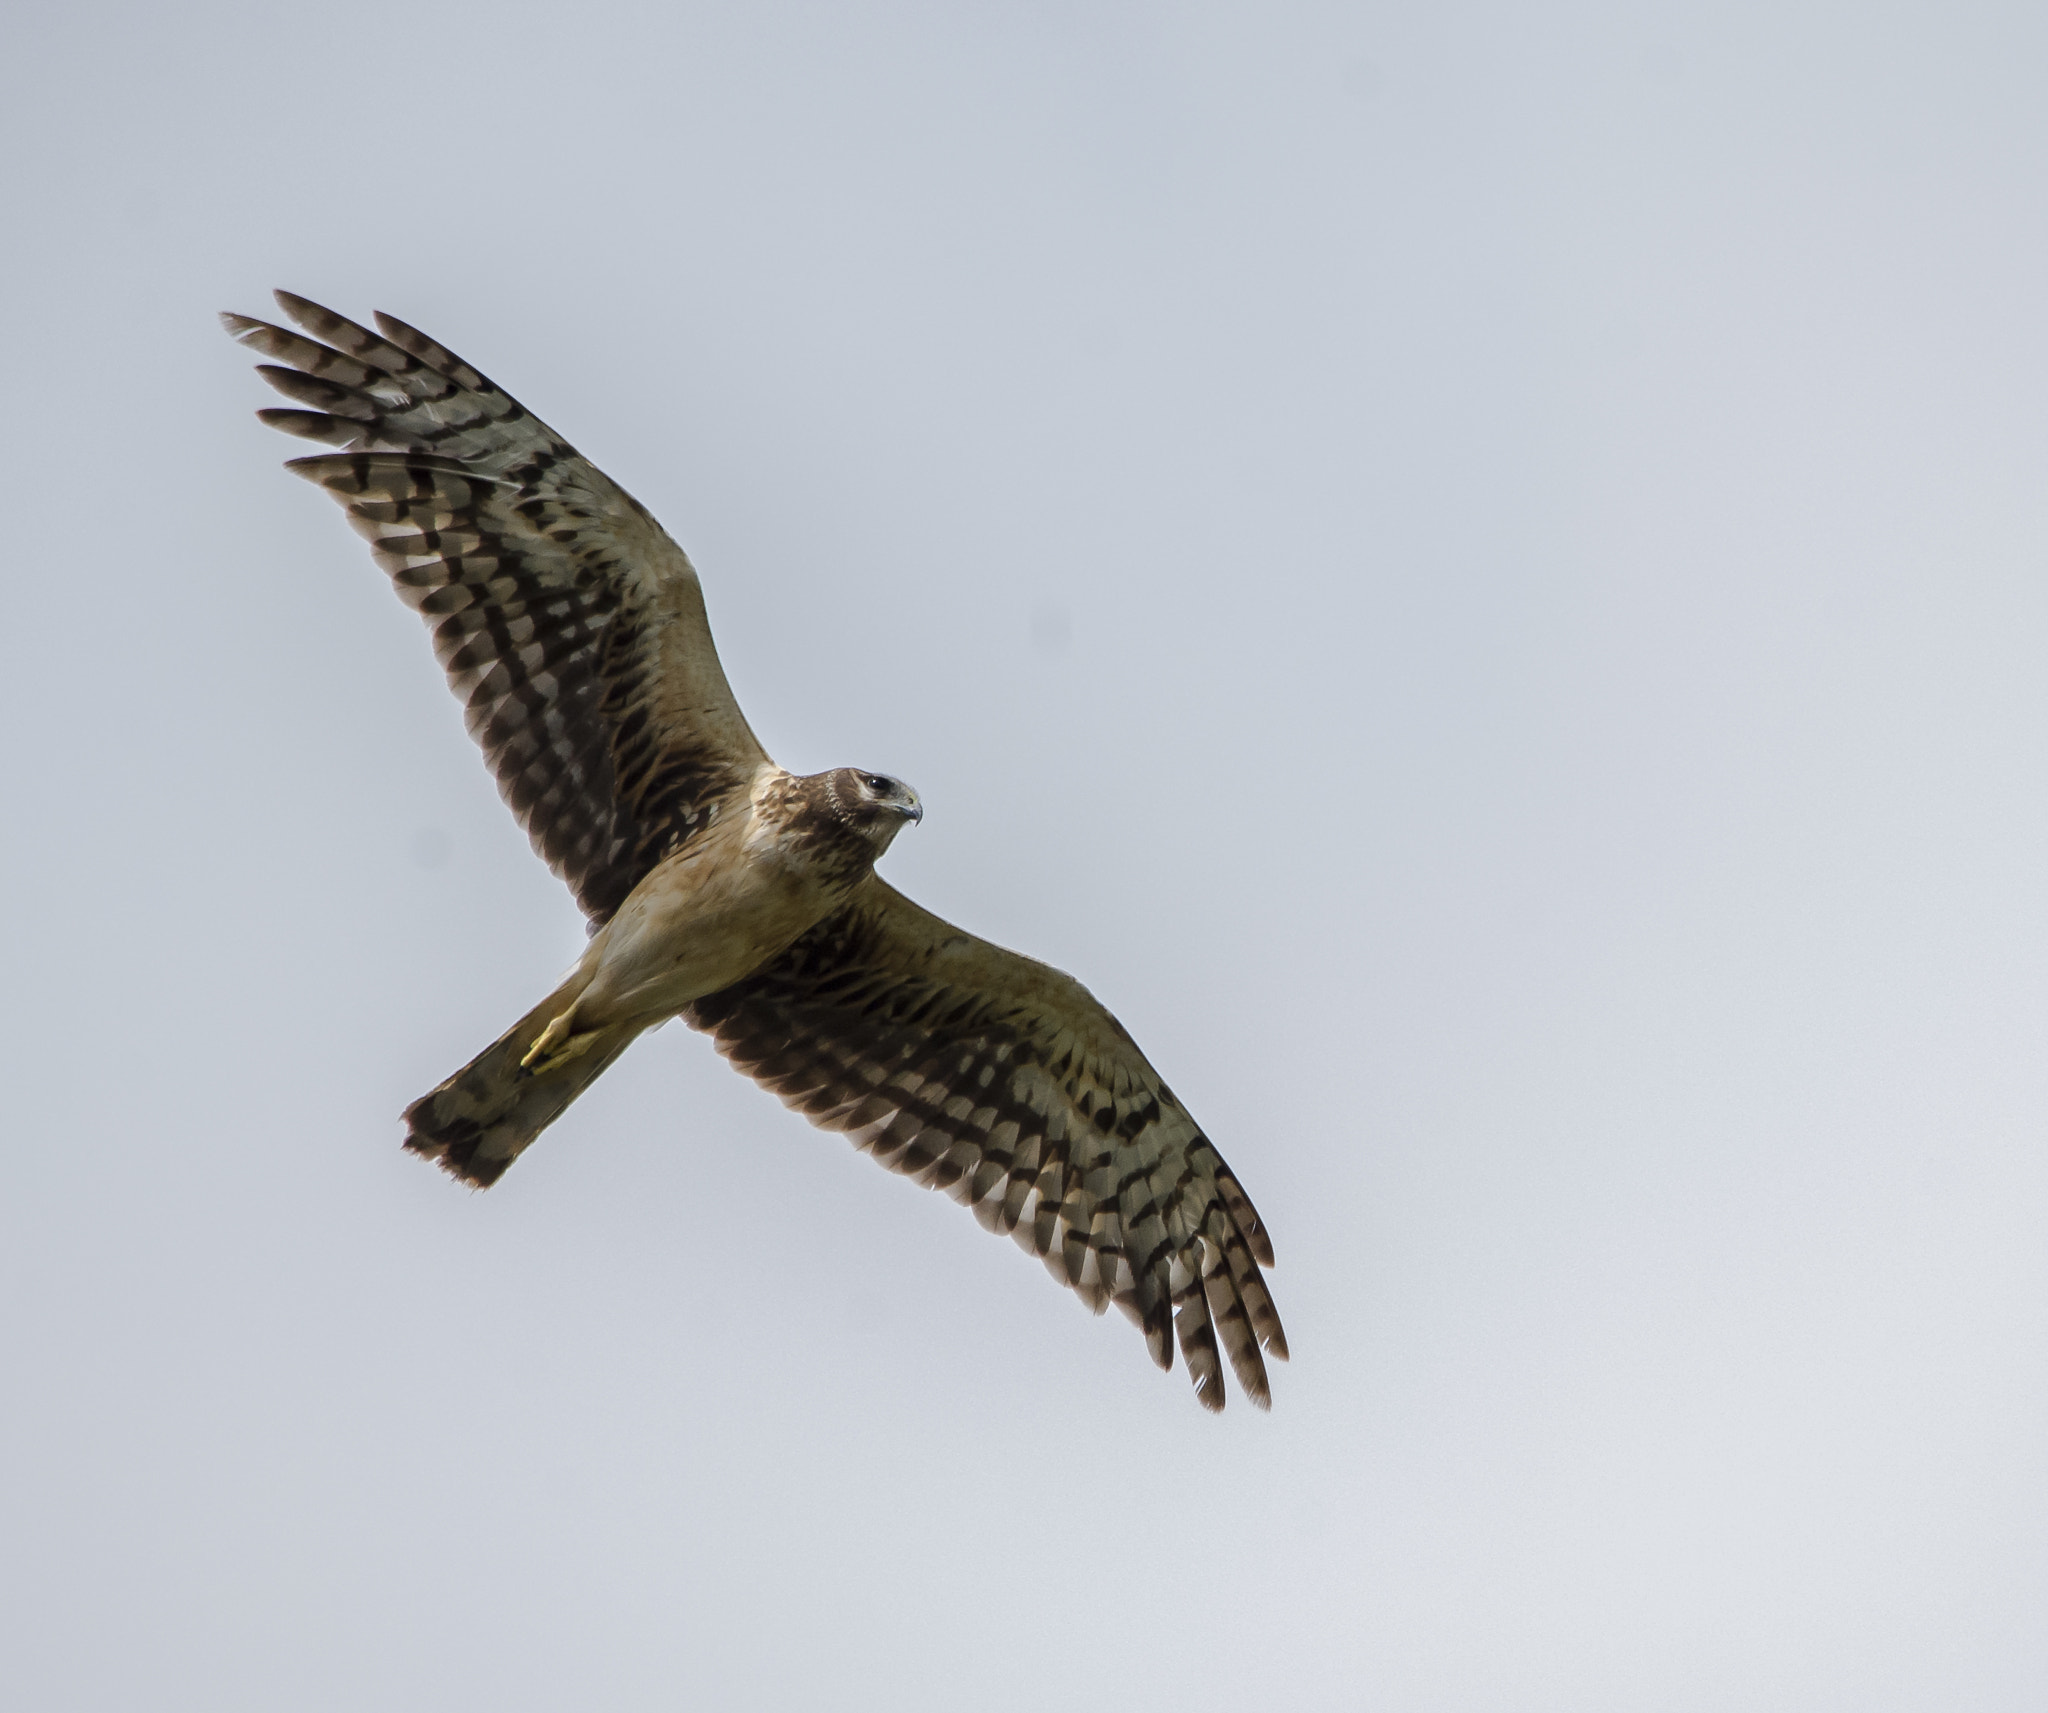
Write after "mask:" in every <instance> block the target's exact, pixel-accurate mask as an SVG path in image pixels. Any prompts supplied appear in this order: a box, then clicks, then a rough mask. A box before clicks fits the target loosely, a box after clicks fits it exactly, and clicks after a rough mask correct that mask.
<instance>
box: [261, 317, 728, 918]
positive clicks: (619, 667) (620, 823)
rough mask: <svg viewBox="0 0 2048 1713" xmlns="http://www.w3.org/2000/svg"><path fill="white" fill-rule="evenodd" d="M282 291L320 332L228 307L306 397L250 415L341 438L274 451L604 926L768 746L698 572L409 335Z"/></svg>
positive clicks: (604, 480) (285, 385)
mask: <svg viewBox="0 0 2048 1713" xmlns="http://www.w3.org/2000/svg"><path fill="white" fill-rule="evenodd" d="M277 296H278V302H279V303H280V304H282V305H283V307H284V308H285V310H286V312H287V313H288V314H290V315H291V317H292V318H293V319H294V320H296V321H297V322H298V323H299V324H300V325H301V326H302V327H305V328H306V329H307V330H308V331H309V332H311V333H314V334H317V335H318V336H319V339H317V340H316V339H310V338H307V337H305V336H304V335H301V334H298V333H293V332H290V331H288V330H287V329H285V328H281V327H275V326H272V325H271V324H270V323H268V322H263V321H256V320H253V319H251V318H250V317H247V316H241V315H228V316H223V317H222V320H223V322H224V323H225V324H226V326H227V328H228V331H229V332H230V333H232V334H233V335H234V336H235V338H237V339H238V340H240V341H241V342H242V343H243V344H244V345H247V346H249V347H250V348H251V349H253V350H256V351H258V352H260V353H261V354H263V355H264V356H267V357H273V358H275V359H277V363H276V364H263V365H259V367H258V372H259V373H260V374H261V375H262V376H263V377H264V379H265V380H267V381H269V382H270V384H271V385H272V386H274V387H276V388H277V389H278V390H279V391H280V392H282V393H284V394H285V396H286V397H288V398H290V399H292V400H294V401H295V403H296V404H297V405H299V406H303V407H307V408H296V409H290V410H266V411H263V412H260V413H259V414H260V415H261V416H262V418H263V420H264V421H266V422H268V423H269V424H271V426H273V427H275V428H280V429H283V430H284V431H285V432H287V433H290V434H296V435H299V436H301V437H303V438H305V439H309V440H317V441H320V442H322V443H324V444H326V445H329V446H333V447H338V448H341V449H342V450H340V451H338V452H334V453H329V454H325V455H322V456H317V457H312V458H299V459H294V460H293V461H292V463H291V464H290V466H289V467H290V468H291V469H292V470H294V471H295V472H297V473H298V474H299V475H301V476H304V477H306V478H307V479H309V480H311V481H313V482H316V483H318V484H319V485H320V486H321V487H322V488H324V489H326V491H327V492H329V493H330V494H332V495H333V496H334V497H335V498H336V499H337V500H339V501H340V502H341V504H342V505H343V506H344V507H345V508H346V510H347V512H348V516H349V521H350V523H351V524H352V525H353V526H354V527H355V529H356V530H357V532H358V533H359V534H361V535H363V536H364V537H365V538H366V539H367V540H368V541H369V542H370V545H371V549H372V552H373V553H374V554H375V556H376V559H377V562H378V564H379V565H381V566H382V567H383V568H384V570H385V571H387V572H388V573H389V574H390V576H391V580H392V583H393V585H394V586H395V587H396V589H397V590H398V593H399V595H400V596H401V597H402V598H403V599H404V600H405V601H406V602H407V603H408V604H409V605H411V606H412V607H413V608H414V609H415V610H417V611H418V612H419V613H420V614H421V616H422V617H423V618H425V619H426V621H427V623H428V625H429V626H430V627H431V628H432V632H433V640H434V650H435V653H436V654H437V655H438V656H439V657H440V661H441V664H442V666H443V668H444V669H445V670H446V672H447V674H448V681H449V684H450V686H451V687H452V688H453V689H454V691H455V693H456V695H457V696H458V697H460V698H461V700H462V702H463V705H464V711H465V718H466V720H467V723H468V726H469V731H470V734H471V736H473V737H474V738H475V739H476V740H477V742H478V743H479V744H480V745H481V746H482V748H483V751H484V755H485V758H486V760H487V761H488V762H489V764H490V767H491V770H492V772H493V774H494V775H495V776H496V778H497V780H498V786H499V790H500V791H501V792H502V794H503V795H504V798H505V801H506V802H507V803H508V804H509V805H510V806H511V808H512V811H513V813H514V814H515V815H517V816H518V817H519V820H520V823H521V824H522V825H523V826H524V827H525V828H526V830H527V833H528V835H529V836H530V837H531V838H532V840H533V844H534V848H535V850H537V851H538V852H539V853H540V855H541V857H542V858H543V860H545V861H546V862H547V864H548V865H549V867H551V868H552V869H553V870H554V871H555V872H556V873H557V874H559V875H560V876H561V877H562V878H563V879H564V880H566V881H567V882H568V883H569V885H570V888H571V889H572V890H573V891H574V892H575V894H576V897H577V901H578V902H579V903H580V904H581V905H582V906H583V908H584V910H585V912H586V913H587V914H588V915H589V916H590V917H591V918H592V920H593V921H597V922H602V921H604V920H605V919H606V918H608V917H609V916H610V915H611V913H612V912H613V911H614V910H616V909H617V908H618V906H619V904H620V903H621V902H622V901H623V900H624V898H625V896H626V894H627V893H628V892H629V891H631V890H632V887H633V885H634V883H635V882H636V881H638V880H639V879H640V878H641V876H642V875H644V874H645V873H646V872H647V870H648V869H649V868H651V867H652V866H653V865H654V863H655V862H657V861H659V860H660V858H661V856H662V855H663V854H664V853H665V852H666V851H667V850H669V849H672V848H673V847H674V846H675V845H676V844H677V843H679V842H680V841H681V840H682V839H684V838H687V837H688V836H689V834H690V833H691V832H692V831H694V830H695V829H696V828H697V827H699V826H701V825H703V824H704V822H705V821H706V820H707V819H708V818H710V817H711V816H714V815H716V814H717V812H718V806H719V804H720V802H721V801H722V800H723V799H725V798H726V797H727V796H729V795H731V794H733V793H736V792H743V791H744V790H745V788H746V784H747V782H748V780H749V779H751V777H752V775H753V773H754V771H755V770H756V769H757V768H758V767H760V766H761V765H762V764H764V763H765V762H766V760H767V756H766V754H765V752H763V750H762V749H761V746H760V744H759V743H758V742H757V741H756V740H755V738H754V735H753V733H752V732H751V731H750V730H749V729H748V727H747V723H746V721H745V719H744V718H743V717H742V715H741V714H740V711H739V707H738V705H737V704H736V703H735V702H734V700H733V696H732V692H731V690H730V688H729V687H728V686H727V684H726V681H725V674H724V672H723V670H722V669H721V668H720V666H719V664H718V657H717V654H716V652H715V651H714V649H713V647H712V643H711V632H710V627H709V624H708V622H707V621H706V619H705V615H704V602H703V594H702V592H701V590H700V589H699V587H698V583H697V576H696V573H695V571H693V570H692V569H691V567H690V562H689V560H688V559H687V558H686V557H685V556H684V554H683V552H682V550H681V549H680V548H679V547H677V546H676V545H675V543H674V542H673V541H671V540H670V539H669V537H668V536H667V534H666V533H664V531H663V530H662V528H661V526H660V525H659V524H657V523H656V522H655V521H654V520H653V518H651V517H650V516H649V515H648V514H647V512H646V510H645V508H643V507H642V506H641V505H640V504H639V502H638V501H636V500H634V499H633V498H632V496H631V495H629V494H627V493H626V492H625V491H624V490H623V489H622V488H620V487H619V486H618V485H617V484H616V483H614V482H612V481H611V479H610V478H609V477H607V476H606V475H605V474H604V473H603V472H602V471H600V470H598V469H597V468H596V467H595V466H593V465H592V464H591V463H590V462H589V461H588V460H587V459H585V458H584V457H582V456H581V455H580V454H579V453H578V452H577V451H576V450H575V448H574V447H572V446H570V445H569V444H568V443H567V442H566V441H564V440H563V439H562V438H561V437H560V436H559V435H557V434H555V433H554V431H553V430H552V429H550V428H549V427H548V426H547V425H546V424H545V423H543V422H541V421H540V420H539V419H538V418H537V417H535V416H532V415H531V414H529V413H528V412H527V411H526V410H525V409H524V408H523V407H522V406H521V405H520V404H519V403H518V401H516V400H515V399H512V398H510V397H509V396H507V395H506V394H505V393H503V392H501V391H500V390H499V389H498V388H497V387H496V386H494V385H492V383H491V382H490V381H488V380H486V379H485V378H484V377H483V376H482V375H480V374H478V373H477V371H476V370H474V369H473V368H471V367H470V366H469V365H468V364H467V363H464V362H463V361H462V360H461V359H460V358H458V357H456V356H454V355H452V354H451V353H450V352H448V351H446V350H444V349H443V348H442V347H441V346H439V345H437V344H435V343H434V342H433V341H432V340H431V339H428V338H427V337H426V336H425V335H424V334H421V333H419V332H417V331H415V330H414V329H413V328H410V327H408V326H406V324H405V323H404V322H402V321H398V320H395V319H394V318H392V317H390V316H387V315H382V314H380V315H378V316H377V318H376V320H377V325H378V327H379V329H380V330H381V332H379V333H372V332H370V331H369V330H368V329H367V328H364V327H360V326H358V325H357V324H356V323H354V322H352V321H349V320H347V319H346V318H344V317H342V316H339V315H336V314H335V313H334V312H333V311H331V310H328V309H323V308H321V307H320V305H318V304H315V303H311V302H309V301H307V300H306V299H305V298H301V297H295V296H293V295H292V294H290V293H288V292H280V293H278V294H277ZM320 340H325V341H326V343H324V344H323V343H320Z"/></svg>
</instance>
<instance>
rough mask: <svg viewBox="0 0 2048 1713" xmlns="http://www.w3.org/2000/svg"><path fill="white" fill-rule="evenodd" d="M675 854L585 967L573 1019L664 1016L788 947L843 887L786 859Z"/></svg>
mask: <svg viewBox="0 0 2048 1713" xmlns="http://www.w3.org/2000/svg"><path fill="white" fill-rule="evenodd" d="M719 855H720V853H719V852H717V851H715V850H714V851H705V852H702V853H692V854H691V855H688V856H684V857H678V858H672V859H671V860H670V861H669V862H666V863H664V864H662V865H661V867H659V868H657V869H655V870H654V872H653V873H651V874H650V875H648V876H647V878H646V879H645V880H643V881H642V882H641V883H640V884H639V885H638V886H637V887H635V888H634V889H633V891H632V893H631V895H630V896H628V898H627V899H626V901H625V903H624V904H622V905H620V906H619V910H618V914H617V915H615V916H614V917H613V918H612V919H611V921H610V922H608V923H606V924H605V926H604V927H603V928H602V929H601V930H600V931H599V932H598V934H597V937H596V938H595V939H593V940H592V941H591V942H590V947H589V949H588V950H587V951H586V952H585V953H584V955H583V960H582V963H581V964H580V965H579V969H580V970H582V971H587V972H588V974H589V978H590V979H589V985H588V986H587V987H585V988H584V990H583V991H582V993H581V994H579V995H578V996H577V998H576V1002H575V1004H576V1027H577V1028H578V1029H579V1030H580V1029H594V1028H600V1027H603V1026H604V1025H606V1024H609V1023H625V1022H634V1021H639V1020H642V1019H644V1020H647V1021H650V1022H651V1021H654V1020H656V1019H658V1018H663V1017H668V1016H670V1015H672V1014H673V1013H674V1012H676V1011H677V1010H679V1009H681V1008H682V1007H683V1006H685V1005H687V1004H689V1002H690V1001H691V1000H693V999H701V998H703V996H704V995H705V994H707V993H716V992H717V991H718V990H719V989H720V988H723V987H730V986H731V985H732V984H733V983H734V982H736V981H738V980H739V979H740V978H741V977H742V976H746V975H751V974H753V972H754V971H755V970H757V969H759V968H760V967H761V966H762V965H763V964H765V963H766V962H768V960H769V959H770V958H773V957H775V956H776V955H777V954H778V953H780V952H782V951H784V950H786V949H787V948H788V947H789V945H790V944H791V942H793V941H794V940H795V939H796V938H797V936H798V935H800V934H802V933H803V932H804V930H805V929H807V928H809V927H811V926H812V925H813V924H814V923H816V922H818V921H819V920H821V919H822V918H823V917H824V916H825V915H826V914H827V913H828V912H830V911H831V910H832V909H833V908H834V907H835V906H836V905H837V904H838V903H839V901H840V898H841V897H842V896H843V895H844V892H845V888H844V887H828V886H826V885H824V884H822V883H821V882H820V880H819V879H818V877H816V876H815V875H811V874H806V873H804V872H803V871H802V870H800V869H798V868H795V867H793V866H791V865H788V864H784V863H781V862H774V861H768V862H746V861H739V862H733V861H720V860H719Z"/></svg>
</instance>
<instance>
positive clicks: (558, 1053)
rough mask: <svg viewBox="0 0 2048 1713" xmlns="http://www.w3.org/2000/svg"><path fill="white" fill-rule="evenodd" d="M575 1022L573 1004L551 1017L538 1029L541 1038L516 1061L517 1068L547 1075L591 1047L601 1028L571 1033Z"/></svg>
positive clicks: (601, 1031)
mask: <svg viewBox="0 0 2048 1713" xmlns="http://www.w3.org/2000/svg"><path fill="white" fill-rule="evenodd" d="M575 1026H576V1008H575V1007H574V1006H573V1005H572V1006H571V1007H570V1008H569V1009H568V1010H567V1011H564V1012H561V1013H559V1014H558V1015H557V1016H555V1017H554V1018H552V1019H551V1020H550V1021H549V1023H548V1026H547V1027H546V1028H545V1029H543V1030H542V1031H541V1032H540V1039H539V1040H537V1041H535V1042H534V1044H533V1045H532V1046H531V1047H529V1048H527V1049H526V1056H525V1057H524V1058H523V1059H521V1060H520V1061H519V1068H520V1069H521V1070H523V1071H531V1072H532V1073H533V1074H534V1075H535V1076H537V1077H542V1076H546V1075H547V1074H548V1072H549V1071H552V1070H558V1069H560V1068H561V1067H562V1066H563V1065H566V1064H567V1063H568V1062H569V1061H570V1060H571V1059H576V1058H581V1057H582V1056H583V1054H585V1053H587V1052H588V1051H589V1050H590V1045H591V1043H592V1042H593V1041H595V1040H596V1039H597V1038H598V1036H599V1035H601V1034H602V1033H604V1031H603V1030H601V1029H586V1030H584V1031H583V1032H582V1033H581V1034H576V1033H573V1032H572V1031H574V1029H575Z"/></svg>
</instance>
